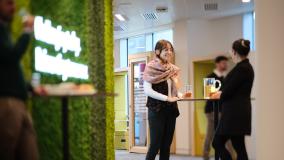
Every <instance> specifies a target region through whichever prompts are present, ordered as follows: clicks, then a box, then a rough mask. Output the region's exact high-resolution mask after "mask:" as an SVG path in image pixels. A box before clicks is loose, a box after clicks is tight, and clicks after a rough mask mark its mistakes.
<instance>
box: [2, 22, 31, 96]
mask: <svg viewBox="0 0 284 160" xmlns="http://www.w3.org/2000/svg"><path fill="white" fill-rule="evenodd" d="M29 40H30V35H29V34H23V35H22V36H20V38H19V39H18V41H17V43H16V44H13V42H12V39H11V35H10V30H9V27H7V26H5V25H3V24H1V23H0V74H1V78H0V97H15V98H19V99H21V100H26V98H27V87H26V84H25V81H24V76H23V72H22V68H21V65H20V61H21V58H22V56H23V54H24V53H25V51H26V49H27V47H28V44H29Z"/></svg>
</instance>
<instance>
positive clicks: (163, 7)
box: [156, 6, 169, 13]
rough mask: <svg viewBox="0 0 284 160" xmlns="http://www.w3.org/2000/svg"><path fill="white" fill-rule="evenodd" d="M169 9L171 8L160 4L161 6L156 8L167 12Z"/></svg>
mask: <svg viewBox="0 0 284 160" xmlns="http://www.w3.org/2000/svg"><path fill="white" fill-rule="evenodd" d="M168 10H169V8H168V7H165V6H160V7H157V8H156V12H157V13H166V12H168Z"/></svg>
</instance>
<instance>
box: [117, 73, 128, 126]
mask: <svg viewBox="0 0 284 160" xmlns="http://www.w3.org/2000/svg"><path fill="white" fill-rule="evenodd" d="M126 80H127V75H126V74H122V75H115V77H114V81H115V86H114V88H115V93H117V94H118V96H116V97H115V98H114V111H115V131H125V130H126V129H127V122H126V120H127V110H126V108H127V97H126V96H127V86H126V83H125V81H126ZM123 120H124V122H123Z"/></svg>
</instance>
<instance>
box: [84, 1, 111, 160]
mask: <svg viewBox="0 0 284 160" xmlns="http://www.w3.org/2000/svg"><path fill="white" fill-rule="evenodd" d="M88 5H89V6H88V21H87V22H88V34H89V35H96V36H90V37H89V43H88V45H89V47H88V48H89V49H90V60H91V61H89V66H90V75H91V80H92V81H93V83H94V84H95V85H96V88H97V89H98V91H99V92H101V93H113V91H114V88H113V86H114V85H113V83H114V79H113V78H114V76H113V17H112V0H89V3H88ZM102 60H104V61H102ZM97 75H100V76H97ZM93 106H94V107H93V108H92V116H91V118H92V119H91V123H92V124H93V128H92V138H93V139H92V141H93V142H94V143H93V144H92V158H93V159H95V160H113V159H114V144H113V143H114V98H113V97H111V96H107V97H98V98H94V99H93Z"/></svg>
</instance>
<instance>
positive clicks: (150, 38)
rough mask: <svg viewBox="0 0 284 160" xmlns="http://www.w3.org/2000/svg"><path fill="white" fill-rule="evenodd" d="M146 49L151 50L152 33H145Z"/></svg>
mask: <svg viewBox="0 0 284 160" xmlns="http://www.w3.org/2000/svg"><path fill="white" fill-rule="evenodd" d="M146 51H147V52H148V51H153V34H147V35H146Z"/></svg>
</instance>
